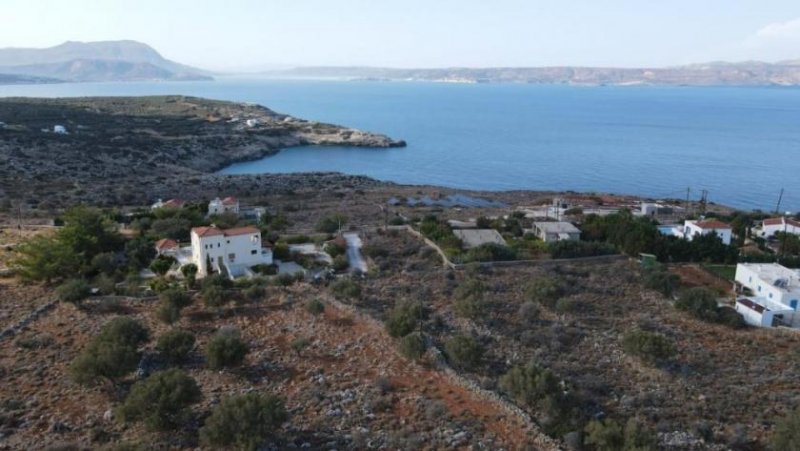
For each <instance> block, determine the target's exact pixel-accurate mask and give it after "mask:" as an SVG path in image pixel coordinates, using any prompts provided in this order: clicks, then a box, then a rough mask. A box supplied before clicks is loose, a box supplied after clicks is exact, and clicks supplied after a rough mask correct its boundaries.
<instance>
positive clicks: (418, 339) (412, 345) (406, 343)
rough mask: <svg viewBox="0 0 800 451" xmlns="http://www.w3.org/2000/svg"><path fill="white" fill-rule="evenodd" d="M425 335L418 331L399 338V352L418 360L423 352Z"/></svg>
mask: <svg viewBox="0 0 800 451" xmlns="http://www.w3.org/2000/svg"><path fill="white" fill-rule="evenodd" d="M425 349H426V344H425V337H423V336H422V334H421V333H419V332H414V333H410V334H408V335H406V336H405V337H403V338H402V339H401V340H400V353H401V354H403V355H404V356H405V357H406V358H409V359H412V360H419V359H420V358H422V356H423V355H424V354H425Z"/></svg>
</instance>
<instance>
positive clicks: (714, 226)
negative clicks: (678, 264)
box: [683, 219, 733, 245]
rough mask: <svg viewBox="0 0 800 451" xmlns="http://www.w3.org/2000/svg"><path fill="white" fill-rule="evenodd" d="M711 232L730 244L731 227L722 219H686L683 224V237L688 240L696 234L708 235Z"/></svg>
mask: <svg viewBox="0 0 800 451" xmlns="http://www.w3.org/2000/svg"><path fill="white" fill-rule="evenodd" d="M712 233H716V234H717V236H719V237H720V239H721V240H722V242H723V243H724V244H726V245H730V244H731V237H732V235H733V229H732V228H731V226H730V225H728V224H726V223H724V222H722V221H719V220H716V219H709V220H705V219H703V220H699V221H686V222H685V223H684V224H683V237H684V238H686V239H687V240H689V241H692V240H693V239H694V237H696V236H700V235H709V234H712Z"/></svg>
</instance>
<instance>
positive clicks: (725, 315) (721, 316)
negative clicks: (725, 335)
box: [717, 306, 747, 329]
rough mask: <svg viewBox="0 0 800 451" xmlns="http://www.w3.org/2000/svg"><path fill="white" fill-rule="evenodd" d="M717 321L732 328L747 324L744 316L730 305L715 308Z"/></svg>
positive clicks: (740, 327)
mask: <svg viewBox="0 0 800 451" xmlns="http://www.w3.org/2000/svg"><path fill="white" fill-rule="evenodd" d="M717 322H718V323H720V324H724V325H726V326H728V327H730V328H732V329H742V328H744V327H745V326H747V323H745V322H744V317H742V315H741V314H740V313H739V312H737V311H736V310H735V309H733V308H731V307H727V306H726V307H720V308H719V309H718V310H717Z"/></svg>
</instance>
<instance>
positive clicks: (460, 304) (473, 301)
mask: <svg viewBox="0 0 800 451" xmlns="http://www.w3.org/2000/svg"><path fill="white" fill-rule="evenodd" d="M453 310H455V312H456V313H457V314H458V315H460V316H463V317H465V318H470V319H478V318H480V317H481V316H483V314H484V312H485V311H486V303H485V302H484V301H483V297H480V296H474V297H473V296H470V297H466V298H463V299H456V301H455V302H454V303H453Z"/></svg>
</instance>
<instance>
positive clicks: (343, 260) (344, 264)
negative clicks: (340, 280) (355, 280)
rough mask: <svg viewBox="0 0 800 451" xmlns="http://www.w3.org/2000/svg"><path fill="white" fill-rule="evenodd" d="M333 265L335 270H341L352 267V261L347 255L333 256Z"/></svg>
mask: <svg viewBox="0 0 800 451" xmlns="http://www.w3.org/2000/svg"><path fill="white" fill-rule="evenodd" d="M331 267H332V268H333V270H334V271H336V272H340V271H344V270H346V269H347V268H348V267H350V263H349V262H348V261H347V256H345V255H337V256H336V257H334V258H333V264H331Z"/></svg>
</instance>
